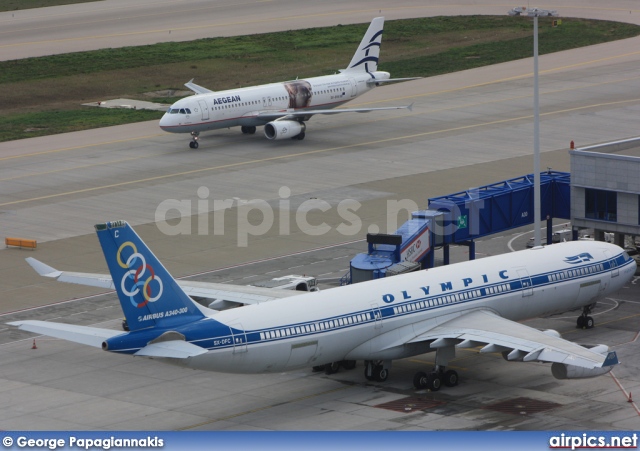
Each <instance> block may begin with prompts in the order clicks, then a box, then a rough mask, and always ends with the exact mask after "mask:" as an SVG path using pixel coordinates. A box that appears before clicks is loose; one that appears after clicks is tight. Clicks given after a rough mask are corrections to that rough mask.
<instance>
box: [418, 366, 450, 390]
mask: <svg viewBox="0 0 640 451" xmlns="http://www.w3.org/2000/svg"><path fill="white" fill-rule="evenodd" d="M443 384H444V385H445V386H447V387H455V386H456V385H458V372H457V371H455V370H445V367H443V366H441V367H438V366H436V367H435V368H434V369H433V371H431V372H430V373H425V372H424V371H418V372H417V373H416V374H415V376H413V386H414V387H415V388H417V389H418V390H423V389H425V388H426V389H429V390H431V391H438V390H440V387H442V385H443Z"/></svg>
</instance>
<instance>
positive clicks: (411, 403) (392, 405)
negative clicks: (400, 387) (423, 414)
mask: <svg viewBox="0 0 640 451" xmlns="http://www.w3.org/2000/svg"><path fill="white" fill-rule="evenodd" d="M441 404H444V403H443V402H442V401H433V400H431V399H422V398H415V397H413V396H409V397H407V398H401V399H397V400H395V401H390V402H385V403H383V404H378V405H377V406H375V407H378V408H379V409H387V410H393V411H394V412H405V413H409V412H415V411H416V410H426V409H432V408H434V407H437V406H439V405H441Z"/></svg>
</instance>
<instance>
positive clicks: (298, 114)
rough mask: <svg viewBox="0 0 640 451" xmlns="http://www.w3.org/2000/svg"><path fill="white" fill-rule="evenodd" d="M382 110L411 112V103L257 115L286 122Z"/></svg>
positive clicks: (262, 112)
mask: <svg viewBox="0 0 640 451" xmlns="http://www.w3.org/2000/svg"><path fill="white" fill-rule="evenodd" d="M383 110H409V111H412V110H413V103H412V104H411V105H406V106H386V107H380V108H336V109H335V110H281V111H260V112H258V113H257V115H255V116H257V117H258V118H260V119H269V120H288V119H295V118H297V117H309V116H313V115H315V114H340V113H369V112H371V111H383Z"/></svg>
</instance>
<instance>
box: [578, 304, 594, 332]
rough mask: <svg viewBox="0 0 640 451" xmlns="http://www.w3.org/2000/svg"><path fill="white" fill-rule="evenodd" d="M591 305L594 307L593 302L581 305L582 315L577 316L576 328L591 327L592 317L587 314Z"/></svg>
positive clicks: (592, 324) (592, 323)
mask: <svg viewBox="0 0 640 451" xmlns="http://www.w3.org/2000/svg"><path fill="white" fill-rule="evenodd" d="M593 307H595V304H589V305H585V306H584V307H582V315H580V316H578V320H577V321H576V327H577V328H578V329H593V326H595V321H593V318H592V317H591V316H589V314H590V313H591V309H592V308H593Z"/></svg>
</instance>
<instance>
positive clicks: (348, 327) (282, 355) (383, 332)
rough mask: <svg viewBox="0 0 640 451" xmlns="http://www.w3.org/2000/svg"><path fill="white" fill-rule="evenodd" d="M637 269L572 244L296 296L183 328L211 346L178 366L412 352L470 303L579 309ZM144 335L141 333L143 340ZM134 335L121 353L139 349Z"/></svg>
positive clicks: (513, 312) (612, 254) (258, 367)
mask: <svg viewBox="0 0 640 451" xmlns="http://www.w3.org/2000/svg"><path fill="white" fill-rule="evenodd" d="M635 269H636V264H635V262H634V260H633V259H631V258H630V257H629V256H628V255H627V254H626V252H623V251H622V249H620V248H619V247H617V246H614V245H611V244H608V243H602V242H586V243H585V242H570V243H561V244H556V245H552V246H547V247H545V248H539V249H529V250H525V251H520V252H515V253H511V254H505V255H500V256H495V257H488V258H484V259H481V260H474V261H469V262H464V263H458V264H455V265H451V266H444V267H438V268H433V269H429V270H423V271H419V272H415V273H410V274H406V275H401V276H395V277H391V278H388V279H379V280H375V281H370V282H366V283H362V284H355V285H349V286H345V287H340V288H334V289H330V290H324V291H321V292H317V293H308V294H303V295H300V296H293V297H290V298H285V299H280V300H274V301H270V302H266V303H262V304H258V305H252V306H245V307H241V308H236V309H230V310H225V311H222V312H220V313H218V314H216V315H214V316H213V317H210V318H206V319H203V320H201V321H198V322H195V323H192V324H188V325H186V326H182V327H181V328H179V329H176V330H177V331H178V332H179V333H181V334H183V335H184V336H185V338H186V340H187V341H189V342H191V343H193V344H196V345H198V346H201V347H204V348H206V349H208V352H207V353H206V354H203V355H201V356H197V357H192V358H189V359H182V360H177V361H175V362H172V363H177V364H181V365H185V366H188V367H191V368H196V369H205V370H212V371H222V372H237V373H260V372H272V371H282V370H288V369H292V368H297V367H304V366H311V365H319V364H325V363H328V362H333V361H339V360H358V359H364V360H376V359H380V360H384V359H388V360H393V359H398V358H405V357H409V356H412V355H417V354H422V353H425V352H429V351H430V349H429V344H428V343H415V344H411V345H406V344H405V343H407V336H408V335H409V336H411V337H415V336H418V335H420V334H422V333H424V332H426V331H428V330H429V329H431V328H433V327H435V326H437V325H438V324H442V323H443V322H445V321H447V320H449V319H452V318H455V317H456V316H459V315H461V314H463V313H466V312H469V311H471V310H473V309H484V310H489V311H491V312H493V313H495V314H497V315H500V316H502V317H504V318H507V319H510V320H515V321H520V320H524V319H527V318H532V317H538V316H543V315H549V314H553V313H560V312H564V311H568V310H572V309H577V308H580V307H582V306H585V305H589V304H593V303H594V302H596V300H597V299H599V298H602V297H604V296H607V295H609V294H610V293H613V292H615V291H616V290H618V289H620V288H621V287H622V286H623V285H624V284H625V283H627V282H628V281H629V280H630V278H631V277H632V276H633V274H634V273H635ZM149 333H150V332H149ZM153 333H154V334H155V336H156V337H157V336H158V335H160V334H161V333H163V331H161V330H160V331H158V330H155V331H153ZM147 334H148V333H147V332H144V331H141V332H140V333H139V335H140V340H139V341H140V347H143V346H145V345H146V343H147V342H148V341H149V340H150V338H151V337H150V336H148V335H147ZM134 337H135V335H134V334H129V336H128V337H126V342H127V343H128V345H129V346H128V348H127V349H122V350H120V352H127V353H133V352H135V351H136V350H137V348H136V347H135V346H131V344H132V343H133V342H135V340H132V339H134ZM116 338H117V337H116Z"/></svg>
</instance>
